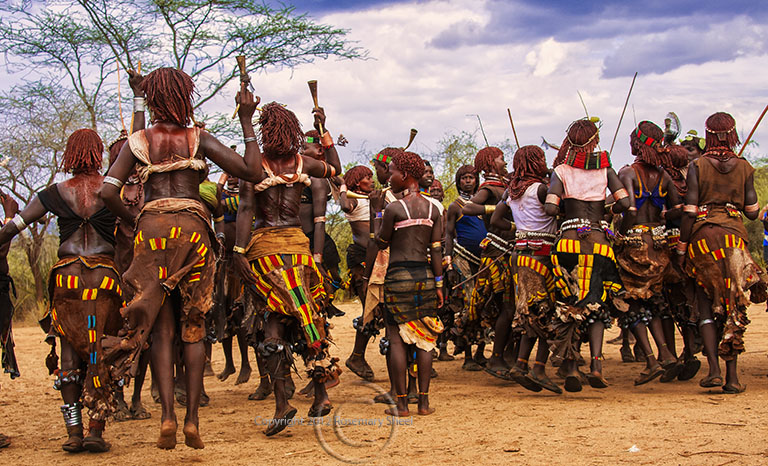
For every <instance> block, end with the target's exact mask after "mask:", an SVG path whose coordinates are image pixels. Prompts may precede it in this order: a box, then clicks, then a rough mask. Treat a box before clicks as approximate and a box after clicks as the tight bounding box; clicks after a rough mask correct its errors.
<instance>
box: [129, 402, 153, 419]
mask: <svg viewBox="0 0 768 466" xmlns="http://www.w3.org/2000/svg"><path fill="white" fill-rule="evenodd" d="M151 417H152V414H150V413H149V411H147V410H146V409H145V408H144V405H143V404H141V400H139V401H134V402H132V403H131V418H133V419H136V420H141V419H149V418H151Z"/></svg>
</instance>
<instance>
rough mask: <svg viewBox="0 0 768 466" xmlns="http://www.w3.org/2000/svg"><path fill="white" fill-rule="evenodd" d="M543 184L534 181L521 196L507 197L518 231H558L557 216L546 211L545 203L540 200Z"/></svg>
mask: <svg viewBox="0 0 768 466" xmlns="http://www.w3.org/2000/svg"><path fill="white" fill-rule="evenodd" d="M541 185H542V183H533V184H532V185H530V186H528V189H526V190H525V192H524V193H523V195H522V196H520V197H519V198H517V199H514V200H513V199H509V198H507V205H508V206H509V209H510V210H511V211H512V216H513V217H514V219H515V226H516V227H517V231H521V232H522V231H535V232H539V233H552V234H554V233H555V232H556V231H557V224H556V223H555V217H550V216H549V215H547V214H546V213H544V205H543V204H542V203H541V201H540V200H539V194H538V191H539V186H541Z"/></svg>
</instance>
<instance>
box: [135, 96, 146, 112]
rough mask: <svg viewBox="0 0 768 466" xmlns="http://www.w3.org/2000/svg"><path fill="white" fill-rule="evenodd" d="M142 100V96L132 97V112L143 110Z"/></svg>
mask: <svg viewBox="0 0 768 466" xmlns="http://www.w3.org/2000/svg"><path fill="white" fill-rule="evenodd" d="M144 102H145V99H144V97H134V98H133V113H140V112H143V111H144V109H145V105H144Z"/></svg>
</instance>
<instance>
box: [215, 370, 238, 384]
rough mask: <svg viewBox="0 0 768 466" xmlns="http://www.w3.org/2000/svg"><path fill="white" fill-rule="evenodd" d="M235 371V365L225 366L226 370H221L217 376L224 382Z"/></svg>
mask: <svg viewBox="0 0 768 466" xmlns="http://www.w3.org/2000/svg"><path fill="white" fill-rule="evenodd" d="M234 373H235V366H224V370H223V371H221V373H220V374H219V375H217V376H216V377H217V378H218V379H219V380H221V381H222V382H223V381H225V380H227V379H228V378H229V376H230V375H232V374H234Z"/></svg>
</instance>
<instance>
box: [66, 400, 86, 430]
mask: <svg viewBox="0 0 768 466" xmlns="http://www.w3.org/2000/svg"><path fill="white" fill-rule="evenodd" d="M82 409H83V405H81V404H80V403H67V404H65V405H61V414H62V415H63V416H64V424H66V425H67V427H74V426H80V425H83V413H82Z"/></svg>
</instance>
